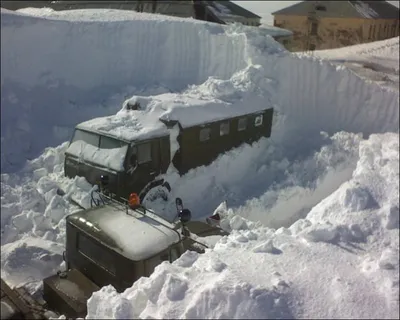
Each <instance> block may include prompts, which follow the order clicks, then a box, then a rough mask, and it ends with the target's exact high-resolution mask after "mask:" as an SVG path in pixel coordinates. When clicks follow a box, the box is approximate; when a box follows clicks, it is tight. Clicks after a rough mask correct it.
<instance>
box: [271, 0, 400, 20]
mask: <svg viewBox="0 0 400 320" xmlns="http://www.w3.org/2000/svg"><path fill="white" fill-rule="evenodd" d="M313 11H314V12H315V14H316V16H318V17H330V18H361V19H399V8H397V7H396V6H394V5H392V4H390V3H389V2H387V1H384V0H375V1H310V0H306V1H302V2H300V3H297V4H295V5H292V6H290V7H287V8H284V9H282V10H278V11H275V12H273V13H272V15H295V16H308V15H309V14H310V12H313Z"/></svg>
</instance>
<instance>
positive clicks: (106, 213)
mask: <svg viewBox="0 0 400 320" xmlns="http://www.w3.org/2000/svg"><path fill="white" fill-rule="evenodd" d="M71 217H72V219H73V220H74V221H76V223H79V224H86V225H87V226H90V227H91V228H94V229H96V230H98V231H100V232H101V233H102V234H104V235H105V236H107V237H109V238H111V239H112V240H113V241H114V242H115V244H116V245H117V247H116V248H115V247H113V249H114V251H117V252H118V253H120V254H121V255H123V256H124V257H126V258H128V259H130V260H133V261H141V260H145V259H148V258H151V257H152V256H154V255H155V254H157V253H160V252H162V251H164V250H166V249H167V248H168V247H169V246H171V245H172V244H174V243H177V242H179V235H178V233H177V232H175V231H174V230H171V229H169V228H167V227H166V226H164V225H167V226H169V227H170V228H173V227H174V225H173V224H171V223H169V222H168V221H166V220H164V219H162V218H160V217H158V216H156V215H154V214H152V213H151V212H149V211H146V215H145V216H144V215H143V214H141V213H139V212H137V211H135V210H129V214H127V213H126V211H125V209H122V210H121V208H119V207H117V206H113V205H106V206H103V207H97V208H95V209H93V210H87V211H81V212H78V213H76V214H74V215H72V216H71ZM150 217H151V218H153V219H155V220H156V221H159V222H160V223H157V222H156V221H153V220H152V219H150ZM161 223H162V224H164V225H162V224H161Z"/></svg>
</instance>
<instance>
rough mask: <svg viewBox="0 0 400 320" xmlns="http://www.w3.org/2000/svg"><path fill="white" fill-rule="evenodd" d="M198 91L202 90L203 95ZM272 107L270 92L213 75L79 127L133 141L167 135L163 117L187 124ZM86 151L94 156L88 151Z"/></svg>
mask: <svg viewBox="0 0 400 320" xmlns="http://www.w3.org/2000/svg"><path fill="white" fill-rule="evenodd" d="M203 86H204V87H205V88H207V89H211V90H213V91H214V92H215V91H216V90H219V89H220V88H222V89H224V90H226V89H228V90H229V91H230V92H234V94H235V97H233V99H232V98H231V99H229V100H228V99H227V96H222V97H220V99H218V98H217V97H216V96H215V94H214V95H211V94H210V93H209V92H207V91H206V90H201V89H203ZM208 86H210V87H211V86H212V87H211V88H209V87H208ZM199 91H200V92H202V94H201V95H199ZM221 98H222V99H226V100H228V101H226V100H225V101H224V100H221ZM244 101H245V103H243V102H244ZM128 103H131V104H135V103H139V104H140V110H126V109H125V108H126V105H127V104H128ZM271 107H273V105H272V103H271V102H270V101H269V97H268V96H264V95H261V94H258V95H256V94H255V92H253V90H249V91H248V92H245V91H244V88H242V87H241V83H240V82H239V81H238V83H235V82H233V83H232V81H231V80H226V81H219V82H218V83H216V84H215V83H213V79H209V80H207V81H206V82H205V83H204V84H203V85H202V86H200V88H199V87H196V88H191V89H188V90H186V91H184V92H183V93H180V94H172V93H166V94H161V95H157V96H148V97H143V96H135V97H132V98H131V99H129V100H127V101H126V102H125V103H124V109H122V110H121V111H119V112H118V113H117V114H116V115H113V116H108V117H100V118H95V119H91V120H88V121H85V122H84V123H81V124H79V126H78V128H81V129H86V130H90V131H94V132H101V133H106V134H109V135H111V136H112V137H117V138H119V139H123V140H125V141H134V140H138V139H149V138H153V137H159V136H164V135H168V134H169V130H168V129H167V126H166V125H165V124H164V122H162V121H178V122H179V124H180V125H181V127H182V128H188V127H193V126H196V125H201V124H207V123H210V122H214V121H220V120H224V119H227V118H234V117H239V116H243V115H247V114H253V113H257V112H261V111H264V110H265V109H268V108H271ZM88 147H89V148H90V146H88ZM68 150H69V149H68ZM87 155H88V156H91V154H89V152H88V153H87Z"/></svg>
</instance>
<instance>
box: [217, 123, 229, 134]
mask: <svg viewBox="0 0 400 320" xmlns="http://www.w3.org/2000/svg"><path fill="white" fill-rule="evenodd" d="M219 134H220V135H221V136H225V135H227V134H229V122H224V123H221V125H220V126H219Z"/></svg>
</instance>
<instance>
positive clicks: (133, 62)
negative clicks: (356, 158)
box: [1, 10, 399, 172]
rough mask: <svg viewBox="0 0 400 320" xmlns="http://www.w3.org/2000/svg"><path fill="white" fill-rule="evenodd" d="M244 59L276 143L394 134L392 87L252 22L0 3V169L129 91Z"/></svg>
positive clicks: (168, 84) (190, 81)
mask: <svg viewBox="0 0 400 320" xmlns="http://www.w3.org/2000/svg"><path fill="white" fill-rule="evenodd" d="M132 16H134V18H132ZM84 20H85V19H84ZM182 24H185V26H184V28H182ZM27 48H29V49H28V50H27ZM252 64H259V65H261V68H259V69H257V70H258V71H256V72H257V74H256V75H254V74H253V75H250V77H253V78H254V77H256V78H257V79H258V80H257V82H258V86H259V87H260V88H261V90H262V91H264V92H267V93H268V94H269V96H270V100H271V101H272V102H273V103H274V104H276V108H277V110H278V111H279V112H280V113H281V114H283V115H284V116H285V121H287V127H288V128H289V127H290V128H291V129H290V130H287V132H285V131H282V132H280V133H279V134H278V133H277V134H276V137H275V139H281V141H282V143H285V142H288V141H290V143H297V142H296V141H295V140H296V139H294V137H298V139H304V137H306V136H307V135H314V134H319V131H321V130H324V131H327V132H329V133H334V132H337V131H341V130H345V131H348V132H363V133H364V134H367V135H368V134H370V133H373V132H387V131H395V132H397V131H398V121H399V101H398V92H397V91H390V90H389V89H384V88H382V87H380V86H378V85H376V84H373V83H368V82H366V81H364V80H362V79H360V78H359V77H358V76H356V75H355V74H354V73H352V72H351V71H349V70H347V69H344V68H340V67H336V66H333V65H332V64H329V63H327V62H321V61H320V60H316V59H315V60H313V59H311V58H300V57H298V56H295V55H292V54H290V53H288V52H287V51H285V50H284V49H283V48H282V47H281V46H280V45H279V44H277V43H276V42H275V41H274V40H273V39H272V38H270V37H268V36H265V35H262V34H261V33H260V32H259V31H257V30H254V29H252V28H247V27H243V26H229V27H223V26H220V25H214V24H209V23H204V22H200V21H195V20H183V19H175V18H169V17H163V18H161V19H160V18H159V17H158V18H155V16H152V15H147V14H140V15H139V14H135V15H132V14H131V16H130V17H129V19H128V18H127V19H125V18H124V15H123V14H121V15H120V18H119V19H115V18H114V20H113V21H104V19H103V20H102V19H101V18H99V17H97V18H96V17H94V18H92V19H88V18H86V20H85V21H82V19H71V18H68V17H64V18H60V17H58V18H51V17H34V16H28V15H24V14H21V13H11V12H9V11H7V10H2V12H1V90H2V95H1V150H2V151H1V160H2V161H1V171H2V172H12V171H16V170H18V169H19V168H21V166H22V165H23V164H24V162H25V160H26V159H31V158H34V157H36V156H38V155H39V154H40V153H41V152H42V151H43V149H44V148H45V147H47V146H56V145H58V144H60V143H62V142H64V141H66V140H68V139H69V137H70V135H71V133H72V129H73V127H74V126H75V125H76V124H77V123H78V122H81V121H84V120H87V119H90V118H93V117H96V116H104V115H109V114H113V113H115V112H116V111H118V110H119V109H120V107H121V104H122V102H123V100H124V99H125V98H127V97H129V96H131V95H134V94H140V95H154V94H159V93H164V92H180V91H182V90H184V89H186V88H187V86H188V85H199V84H201V83H203V82H205V81H206V80H207V79H208V78H209V77H210V76H212V77H213V78H218V79H222V80H225V79H229V78H231V76H232V75H233V74H234V73H235V72H240V71H241V70H244V69H245V67H246V66H248V65H252ZM349 88H356V90H349ZM38 137H40V139H39V138H38Z"/></svg>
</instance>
